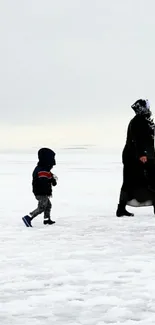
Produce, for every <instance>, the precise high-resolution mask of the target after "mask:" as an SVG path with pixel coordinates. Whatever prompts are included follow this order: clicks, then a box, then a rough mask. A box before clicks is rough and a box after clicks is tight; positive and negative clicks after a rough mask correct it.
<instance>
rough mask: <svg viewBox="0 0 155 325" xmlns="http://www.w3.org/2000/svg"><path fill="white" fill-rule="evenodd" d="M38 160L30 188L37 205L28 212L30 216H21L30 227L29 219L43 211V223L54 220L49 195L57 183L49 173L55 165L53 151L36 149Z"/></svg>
mask: <svg viewBox="0 0 155 325" xmlns="http://www.w3.org/2000/svg"><path fill="white" fill-rule="evenodd" d="M38 158H39V162H38V164H37V166H36V167H35V169H34V171H33V175H32V176H33V180H32V189H33V193H34V195H35V197H36V199H37V200H38V207H37V209H35V210H34V211H32V212H30V216H29V215H26V216H25V217H23V218H22V219H23V221H24V223H25V225H26V226H27V227H32V225H31V221H32V220H33V219H34V218H35V217H36V216H38V215H39V214H40V213H42V212H44V221H43V223H44V225H47V224H48V225H52V224H53V223H55V221H52V220H51V217H50V212H51V208H52V205H51V202H50V199H49V197H51V196H52V186H56V185H57V177H56V176H55V175H54V174H53V173H51V171H50V170H51V169H52V168H53V166H54V165H56V161H55V152H54V151H53V150H51V149H48V148H41V149H40V150H39V151H38Z"/></svg>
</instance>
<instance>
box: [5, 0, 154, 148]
mask: <svg viewBox="0 0 155 325" xmlns="http://www.w3.org/2000/svg"><path fill="white" fill-rule="evenodd" d="M154 13H155V1H154V0H1V1H0V40H1V41H0V58H1V60H0V129H1V137H0V138H1V139H0V146H1V147H2V146H3V147H5V146H9V144H10V143H11V145H12V146H15V145H17V146H19V144H20V143H21V142H22V139H25V140H23V143H24V145H25V146H26V144H28V146H31V145H32V146H33V145H34V146H35V145H39V143H40V144H42V143H43V142H44V144H46V141H47V140H48V141H47V142H48V143H51V142H52V141H53V143H56V142H60V143H61V142H62V143H63V142H64V143H67V142H68V143H69V142H70V140H72V142H74V141H75V142H77V143H78V141H79V142H80V143H81V142H82V141H83V142H87V143H91V142H94V143H95V142H98V141H100V142H102V141H103V142H106V143H107V141H113V137H114V138H115V141H119V135H120V138H121V137H122V134H124V133H123V132H125V131H126V126H127V123H128V120H129V118H131V117H132V116H133V113H132V111H131V108H130V106H131V104H132V103H133V102H134V101H135V100H137V99H138V98H149V100H150V103H151V106H152V110H153V111H154V110H155V90H154V85H155V19H154ZM116 122H117V127H116ZM119 123H120V126H118V124H119ZM9 130H10V133H11V137H10V139H6V138H7V134H8V131H9ZM22 130H23V131H22ZM41 130H42V131H41ZM43 130H44V131H43ZM115 132H116V134H117V137H118V138H117V139H116V136H114V134H115ZM119 132H120V133H119ZM84 133H85V135H84ZM20 135H21V136H20ZM50 136H51V139H50ZM110 137H111V138H110ZM19 138H20V139H19ZM21 138H22V139H21ZM43 138H44V139H43ZM27 139H28V142H27ZM102 139H103V140H102ZM105 139H106V140H105ZM42 140H43V141H42ZM50 141H51V142H50Z"/></svg>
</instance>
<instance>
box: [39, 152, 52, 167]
mask: <svg viewBox="0 0 155 325" xmlns="http://www.w3.org/2000/svg"><path fill="white" fill-rule="evenodd" d="M38 159H39V165H40V166H44V167H47V168H49V169H52V167H53V166H55V165H56V161H55V152H54V151H53V150H51V149H49V148H41V149H39V151H38Z"/></svg>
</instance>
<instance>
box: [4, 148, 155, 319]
mask: <svg viewBox="0 0 155 325" xmlns="http://www.w3.org/2000/svg"><path fill="white" fill-rule="evenodd" d="M120 161H121V154H120V153H117V154H115V153H107V152H104V151H103V150H99V149H97V148H96V149H95V148H83V149H82V148H81V149H80V148H79V149H76V148H75V149H74V148H73V149H72V150H69V149H66V150H59V151H58V154H57V166H56V167H55V168H54V170H53V171H54V173H55V174H56V175H57V176H58V178H59V180H58V186H57V187H56V188H54V193H53V199H52V201H53V211H52V218H53V220H56V224H55V225H53V226H44V225H43V223H42V221H43V217H42V215H41V216H39V217H38V218H36V219H35V220H34V221H33V228H26V227H25V225H24V223H23V222H22V219H21V218H22V217H23V215H25V214H26V213H29V211H31V210H32V209H33V208H35V206H36V203H37V202H36V200H35V198H34V197H33V194H32V192H31V173H32V170H33V168H34V167H35V164H36V153H33V154H18V153H16V154H11V153H5V154H2V153H1V155H0V166H1V168H0V170H1V175H0V178H1V187H0V197H1V206H0V213H1V218H0V324H2V325H10V324H11V325H31V324H33V325H80V324H81V325H104V324H112V325H115V324H117V325H118V324H123V325H153V324H155V262H154V252H155V249H154V244H155V217H154V215H153V209H152V207H143V208H129V210H130V211H134V212H135V217H134V218H127V217H125V218H116V217H115V210H116V206H117V201H118V196H119V190H120V186H121V181H122V166H121V162H120Z"/></svg>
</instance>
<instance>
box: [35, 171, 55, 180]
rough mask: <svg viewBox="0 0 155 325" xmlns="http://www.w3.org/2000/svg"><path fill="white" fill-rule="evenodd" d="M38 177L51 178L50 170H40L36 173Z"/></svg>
mask: <svg viewBox="0 0 155 325" xmlns="http://www.w3.org/2000/svg"><path fill="white" fill-rule="evenodd" d="M38 177H39V178H40V177H46V178H48V179H51V178H52V174H51V172H46V171H41V172H39V173H38Z"/></svg>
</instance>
